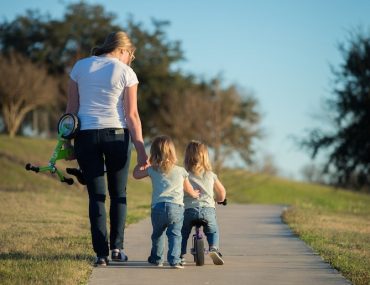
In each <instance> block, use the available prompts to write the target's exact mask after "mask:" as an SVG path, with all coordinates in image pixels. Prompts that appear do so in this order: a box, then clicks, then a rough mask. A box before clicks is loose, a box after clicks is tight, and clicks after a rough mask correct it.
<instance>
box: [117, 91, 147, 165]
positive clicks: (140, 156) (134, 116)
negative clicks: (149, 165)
mask: <svg viewBox="0 0 370 285" xmlns="http://www.w3.org/2000/svg"><path fill="white" fill-rule="evenodd" d="M123 103H124V108H125V115H126V121H127V125H128V129H129V131H130V134H131V138H132V142H133V144H134V146H135V149H136V152H137V163H138V165H145V164H146V161H147V159H148V157H147V155H146V152H145V147H144V140H143V132H142V128H141V120H140V116H139V112H138V108H137V84H135V85H133V86H131V87H126V89H125V92H124V100H123Z"/></svg>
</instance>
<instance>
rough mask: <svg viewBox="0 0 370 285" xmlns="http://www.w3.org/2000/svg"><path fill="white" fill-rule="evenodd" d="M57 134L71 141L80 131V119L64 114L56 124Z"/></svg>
mask: <svg viewBox="0 0 370 285" xmlns="http://www.w3.org/2000/svg"><path fill="white" fill-rule="evenodd" d="M57 128H58V134H59V135H61V137H62V138H64V139H72V138H74V137H75V136H76V134H77V132H78V131H79V130H80V119H79V118H78V117H77V116H76V115H74V114H71V113H66V114H64V115H63V116H62V117H61V118H60V119H59V122H58V126H57Z"/></svg>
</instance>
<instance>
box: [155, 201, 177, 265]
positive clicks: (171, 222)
mask: <svg viewBox="0 0 370 285" xmlns="http://www.w3.org/2000/svg"><path fill="white" fill-rule="evenodd" d="M151 218H152V225H153V233H152V250H151V253H150V257H151V259H152V260H153V261H155V262H156V263H163V251H164V242H165V240H164V231H165V230H166V235H167V238H168V252H167V261H168V263H169V264H170V265H174V264H177V263H180V250H181V240H182V237H181V228H182V222H183V220H184V207H183V206H182V205H179V204H174V203H168V202H162V203H157V204H155V205H153V206H152V213H151Z"/></svg>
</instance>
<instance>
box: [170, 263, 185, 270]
mask: <svg viewBox="0 0 370 285" xmlns="http://www.w3.org/2000/svg"><path fill="white" fill-rule="evenodd" d="M171 268H173V269H184V266H183V265H182V264H181V263H176V264H172V265H171Z"/></svg>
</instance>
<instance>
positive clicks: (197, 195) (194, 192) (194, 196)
mask: <svg viewBox="0 0 370 285" xmlns="http://www.w3.org/2000/svg"><path fill="white" fill-rule="evenodd" d="M192 197H193V198H194V199H198V198H199V197H200V190H198V189H194V191H193V195H192Z"/></svg>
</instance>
